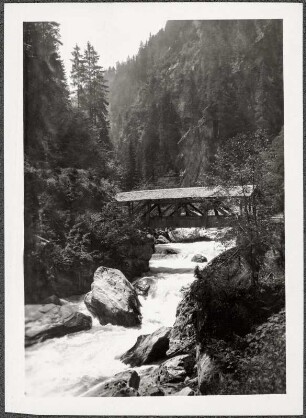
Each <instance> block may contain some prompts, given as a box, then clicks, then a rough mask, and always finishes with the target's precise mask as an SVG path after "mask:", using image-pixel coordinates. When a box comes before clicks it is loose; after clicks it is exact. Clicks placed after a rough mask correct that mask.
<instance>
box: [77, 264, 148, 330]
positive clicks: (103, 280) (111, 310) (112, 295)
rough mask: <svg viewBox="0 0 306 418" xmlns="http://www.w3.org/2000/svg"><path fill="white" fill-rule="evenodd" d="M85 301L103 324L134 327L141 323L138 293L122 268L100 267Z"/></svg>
mask: <svg viewBox="0 0 306 418" xmlns="http://www.w3.org/2000/svg"><path fill="white" fill-rule="evenodd" d="M84 302H85V304H86V306H87V308H88V310H89V311H90V312H91V313H92V314H93V315H94V316H96V317H97V318H98V319H99V322H100V324H101V325H106V324H109V323H110V324H113V325H122V326H125V327H134V326H138V325H140V323H141V314H140V302H139V300H138V296H137V293H136V291H135V289H134V288H133V286H132V285H131V283H130V282H129V281H128V280H127V279H126V277H125V276H124V274H123V273H122V272H121V271H120V270H116V269H112V268H107V267H99V268H98V269H97V270H96V272H95V274H94V281H93V283H92V285H91V291H90V292H89V293H87V294H86V296H85V298H84Z"/></svg>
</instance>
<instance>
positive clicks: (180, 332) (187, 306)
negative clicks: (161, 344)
mask: <svg viewBox="0 0 306 418" xmlns="http://www.w3.org/2000/svg"><path fill="white" fill-rule="evenodd" d="M194 312H195V304H194V302H193V301H192V300H191V299H190V294H189V292H188V291H187V292H185V295H184V297H183V299H182V300H181V302H180V303H179V305H178V307H177V310H176V319H175V323H174V325H173V327H172V329H171V331H170V335H169V350H168V351H167V356H169V357H172V356H176V355H178V354H189V353H190V351H191V350H193V349H194V347H195V343H196V333H195V327H194V324H193V316H194Z"/></svg>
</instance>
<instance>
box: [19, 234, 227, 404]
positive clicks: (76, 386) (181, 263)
mask: <svg viewBox="0 0 306 418" xmlns="http://www.w3.org/2000/svg"><path fill="white" fill-rule="evenodd" d="M167 248H171V249H173V250H176V251H177V252H178V254H174V255H172V254H171V255H168V254H167V255H164V254H161V253H160V252H162V251H164V250H165V249H167ZM156 250H157V252H158V253H156V254H154V255H153V257H152V259H151V260H150V271H149V272H148V273H147V274H146V275H144V276H145V277H151V278H153V279H154V283H153V285H152V286H151V288H150V291H149V294H148V296H147V298H144V297H141V296H140V297H139V299H140V302H141V305H142V308H141V313H142V325H141V327H140V328H124V327H121V326H114V325H110V324H109V325H105V326H102V325H100V324H99V322H98V320H97V319H96V318H93V326H92V329H90V330H89V331H81V332H78V333H75V334H70V335H66V336H64V337H61V338H54V339H50V340H47V341H45V342H42V343H39V344H36V345H34V346H31V347H29V348H27V349H26V351H25V367H26V369H25V375H26V388H25V392H26V395H28V396H80V395H82V393H84V392H86V390H87V389H89V388H90V387H92V386H93V385H94V384H95V383H97V382H99V381H101V380H103V379H106V378H109V377H111V376H113V375H114V374H116V373H119V372H121V371H123V370H126V369H128V368H129V367H128V366H126V365H125V364H123V363H122V362H121V361H120V360H119V357H120V355H121V354H123V353H124V352H125V351H127V350H128V349H129V348H131V347H132V346H133V345H134V344H135V342H136V339H137V337H138V336H139V335H141V334H149V333H151V332H153V331H155V330H157V329H158V328H160V327H161V326H172V325H173V323H174V321H175V313H176V308H177V305H178V303H179V302H180V300H181V299H182V292H181V289H182V288H183V287H185V286H188V285H189V284H190V283H191V282H192V281H193V280H194V276H193V271H194V267H195V266H196V264H197V263H194V262H192V261H191V258H192V256H193V255H194V254H203V255H205V256H206V257H207V260H208V261H210V260H211V259H212V258H214V257H215V256H216V255H218V254H220V252H222V251H223V250H224V247H223V246H222V245H221V244H220V243H219V242H216V241H208V242H207V241H201V242H193V243H171V244H161V245H157V246H156ZM202 265H205V263H204V264H202ZM83 299H84V296H78V297H71V298H68V299H67V300H68V301H69V302H70V303H73V304H75V305H76V306H77V308H78V309H79V310H80V311H81V312H83V313H85V314H86V315H90V316H91V314H90V313H89V312H88V310H87V308H86V306H85V304H84V301H83Z"/></svg>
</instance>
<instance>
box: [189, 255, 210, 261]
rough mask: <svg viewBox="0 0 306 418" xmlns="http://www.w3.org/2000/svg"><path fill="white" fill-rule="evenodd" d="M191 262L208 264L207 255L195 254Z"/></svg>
mask: <svg viewBox="0 0 306 418" xmlns="http://www.w3.org/2000/svg"><path fill="white" fill-rule="evenodd" d="M191 261H193V262H194V263H207V258H206V257H205V255H202V254H195V255H194V256H193V257H192V259H191Z"/></svg>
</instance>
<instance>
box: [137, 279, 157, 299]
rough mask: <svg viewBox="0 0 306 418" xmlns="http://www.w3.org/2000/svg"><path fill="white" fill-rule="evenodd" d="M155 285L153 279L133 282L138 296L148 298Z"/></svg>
mask: <svg viewBox="0 0 306 418" xmlns="http://www.w3.org/2000/svg"><path fill="white" fill-rule="evenodd" d="M153 283H154V279H153V278H152V277H141V278H140V279H137V280H135V282H133V287H134V289H135V290H136V293H137V295H140V296H147V295H148V293H149V290H150V287H151V285H152V284H153Z"/></svg>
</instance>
